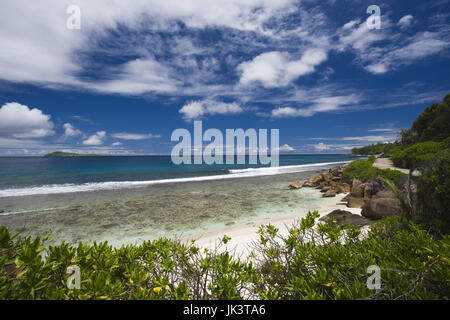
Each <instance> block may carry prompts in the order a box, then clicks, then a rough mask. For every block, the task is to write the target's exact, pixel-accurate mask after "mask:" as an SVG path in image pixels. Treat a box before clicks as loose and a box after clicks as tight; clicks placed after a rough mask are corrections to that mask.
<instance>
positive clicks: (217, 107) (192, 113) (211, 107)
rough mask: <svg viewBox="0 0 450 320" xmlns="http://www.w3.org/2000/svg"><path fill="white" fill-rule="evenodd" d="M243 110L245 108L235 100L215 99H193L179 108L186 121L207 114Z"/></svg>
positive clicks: (230, 112)
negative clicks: (226, 101) (220, 100)
mask: <svg viewBox="0 0 450 320" xmlns="http://www.w3.org/2000/svg"><path fill="white" fill-rule="evenodd" d="M242 112H244V109H243V108H242V107H241V106H239V105H238V104H237V103H235V102H232V103H225V102H219V101H213V100H201V101H191V102H189V103H187V104H185V105H184V106H183V107H182V108H181V109H180V110H179V113H181V114H182V115H183V118H184V119H185V120H186V121H192V120H194V119H199V118H201V117H203V116H206V115H215V114H222V115H224V114H238V113H242Z"/></svg>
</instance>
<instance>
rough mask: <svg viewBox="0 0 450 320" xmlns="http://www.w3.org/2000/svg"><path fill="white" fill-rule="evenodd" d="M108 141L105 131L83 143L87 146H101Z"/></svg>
mask: <svg viewBox="0 0 450 320" xmlns="http://www.w3.org/2000/svg"><path fill="white" fill-rule="evenodd" d="M105 139H106V132H105V131H98V132H97V133H96V134H94V135H92V136H90V137H89V138H87V139H86V140H84V141H83V144H84V145H85V146H100V145H102V144H103V142H104V141H105Z"/></svg>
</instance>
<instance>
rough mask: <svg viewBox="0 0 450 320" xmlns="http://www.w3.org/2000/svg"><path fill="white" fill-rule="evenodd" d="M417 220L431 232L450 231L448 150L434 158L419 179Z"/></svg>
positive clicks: (449, 153) (449, 168)
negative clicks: (428, 227)
mask: <svg viewBox="0 0 450 320" xmlns="http://www.w3.org/2000/svg"><path fill="white" fill-rule="evenodd" d="M417 200H418V203H417V204H418V211H419V219H420V220H421V221H422V222H424V223H426V224H428V225H430V226H431V227H432V229H433V230H437V231H440V232H444V233H448V232H449V231H450V149H445V150H443V151H442V152H440V153H439V154H438V155H437V156H436V157H434V158H433V159H432V160H431V161H430V163H429V164H428V166H427V167H426V169H425V170H424V172H423V174H422V176H421V177H420V179H419V183H418V190H417Z"/></svg>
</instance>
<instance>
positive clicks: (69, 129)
mask: <svg viewBox="0 0 450 320" xmlns="http://www.w3.org/2000/svg"><path fill="white" fill-rule="evenodd" d="M63 128H64V136H65V137H77V136H81V135H83V132H81V131H80V130H78V129H76V128H75V127H74V126H73V125H72V124H71V123H65V124H64V125H63Z"/></svg>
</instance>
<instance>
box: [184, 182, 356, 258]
mask: <svg viewBox="0 0 450 320" xmlns="http://www.w3.org/2000/svg"><path fill="white" fill-rule="evenodd" d="M317 192H320V191H319V190H317ZM346 195H347V193H344V194H338V195H337V196H336V197H334V198H331V199H334V200H335V201H334V204H331V205H330V203H329V202H328V201H324V206H323V207H319V208H316V209H317V210H318V212H319V214H320V216H321V217H322V216H325V215H327V214H328V213H330V212H332V211H333V210H336V209H342V210H346V211H349V212H351V213H353V214H358V215H361V209H360V208H347V206H346V205H345V204H340V202H342V198H344V197H345V196H346ZM324 199H327V198H324ZM327 200H328V199H327ZM311 211H313V209H311ZM307 213H308V211H307V210H306V211H304V212H300V213H297V214H296V215H295V216H292V217H289V218H283V219H278V220H277V219H274V220H262V221H257V222H255V224H254V225H252V226H248V225H247V226H236V227H232V228H230V229H228V230H226V231H225V230H224V231H221V232H219V233H217V232H216V233H214V234H206V235H203V236H201V237H199V238H196V239H192V238H190V239H185V241H186V243H187V242H189V241H190V240H196V242H195V245H196V246H198V247H199V248H201V249H204V248H208V249H210V250H212V249H214V248H215V247H216V246H217V245H218V244H220V243H221V240H222V238H223V236H224V235H227V236H228V237H230V238H231V240H230V241H229V242H228V243H227V244H226V245H223V246H222V247H221V248H220V250H219V251H223V250H228V251H229V252H233V253H234V255H235V256H236V257H241V258H242V259H246V258H248V256H249V254H250V249H251V246H252V243H254V242H257V241H258V239H259V235H258V234H257V231H258V229H259V226H261V225H267V224H269V223H270V224H272V225H273V226H275V227H276V228H278V229H279V230H280V234H281V235H283V236H285V235H288V229H289V228H290V227H291V226H292V225H293V224H294V223H296V222H299V221H300V220H301V218H303V217H305V216H306V215H307Z"/></svg>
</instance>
